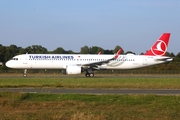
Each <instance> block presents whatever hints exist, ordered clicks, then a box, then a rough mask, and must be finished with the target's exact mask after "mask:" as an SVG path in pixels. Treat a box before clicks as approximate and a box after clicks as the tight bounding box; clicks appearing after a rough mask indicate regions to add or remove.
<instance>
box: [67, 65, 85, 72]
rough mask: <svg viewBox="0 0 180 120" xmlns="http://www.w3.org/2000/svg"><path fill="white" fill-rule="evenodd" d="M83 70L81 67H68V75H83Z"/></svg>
mask: <svg viewBox="0 0 180 120" xmlns="http://www.w3.org/2000/svg"><path fill="white" fill-rule="evenodd" d="M81 71H82V68H81V66H70V65H67V67H66V74H81Z"/></svg>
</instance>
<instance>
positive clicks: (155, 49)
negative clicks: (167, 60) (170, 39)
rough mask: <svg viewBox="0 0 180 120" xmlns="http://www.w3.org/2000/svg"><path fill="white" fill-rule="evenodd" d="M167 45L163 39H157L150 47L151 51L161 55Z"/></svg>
mask: <svg viewBox="0 0 180 120" xmlns="http://www.w3.org/2000/svg"><path fill="white" fill-rule="evenodd" d="M166 50H167V45H166V43H165V42H164V41H163V40H157V42H156V44H155V45H154V46H153V47H152V48H151V51H152V53H153V54H154V55H156V56H161V55H164V54H165V53H166Z"/></svg>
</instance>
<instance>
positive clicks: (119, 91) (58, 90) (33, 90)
mask: <svg viewBox="0 0 180 120" xmlns="http://www.w3.org/2000/svg"><path fill="white" fill-rule="evenodd" d="M0 92H23V93H49V94H95V95H100V94H120V95H123V94H157V95H180V90H171V89H163V90H157V89H156V90H138V89H90V88H89V89H88V88H82V89H79V88H78V89H75V88H0Z"/></svg>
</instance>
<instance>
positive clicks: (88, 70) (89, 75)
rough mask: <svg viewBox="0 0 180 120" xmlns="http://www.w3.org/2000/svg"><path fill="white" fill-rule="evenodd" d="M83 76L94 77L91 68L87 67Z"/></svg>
mask: <svg viewBox="0 0 180 120" xmlns="http://www.w3.org/2000/svg"><path fill="white" fill-rule="evenodd" d="M85 76H86V77H94V71H93V70H92V69H87V70H86V74H85Z"/></svg>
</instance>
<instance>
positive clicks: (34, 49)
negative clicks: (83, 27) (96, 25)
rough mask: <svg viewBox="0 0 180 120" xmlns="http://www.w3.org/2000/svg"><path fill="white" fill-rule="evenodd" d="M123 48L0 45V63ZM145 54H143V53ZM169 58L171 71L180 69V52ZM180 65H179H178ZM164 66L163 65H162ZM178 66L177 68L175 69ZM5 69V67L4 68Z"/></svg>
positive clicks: (95, 52)
mask: <svg viewBox="0 0 180 120" xmlns="http://www.w3.org/2000/svg"><path fill="white" fill-rule="evenodd" d="M120 48H121V47H120V46H119V45H117V46H115V48H114V49H112V50H108V49H103V48H101V47H98V46H92V47H88V46H87V45H85V46H83V47H81V49H80V52H74V51H72V50H64V49H63V48H62V47H58V48H56V49H55V50H53V51H48V50H47V49H46V48H45V47H42V46H41V45H32V46H28V47H26V48H22V47H17V46H16V45H10V46H3V45H1V44H0V62H2V63H3V64H5V63H6V62H7V61H8V60H10V59H11V58H12V57H14V56H15V55H19V54H26V53H28V54H98V53H99V52H100V51H101V52H102V54H114V53H116V52H117V51H118V50H119V49H120ZM128 53H133V54H135V53H134V52H132V51H127V52H124V51H122V53H121V54H128ZM141 54H143V53H141ZM166 55H167V56H170V57H173V58H174V59H173V61H172V62H170V63H171V64H170V65H171V66H168V67H169V68H171V69H173V68H174V69H176V70H177V69H178V70H179V68H180V65H179V63H180V52H179V53H178V54H177V55H175V54H174V53H169V52H167V53H166ZM177 63H178V64H177ZM161 66H163V65H161ZM174 66H176V67H174ZM4 67H5V66H4ZM156 69H159V68H156Z"/></svg>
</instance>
